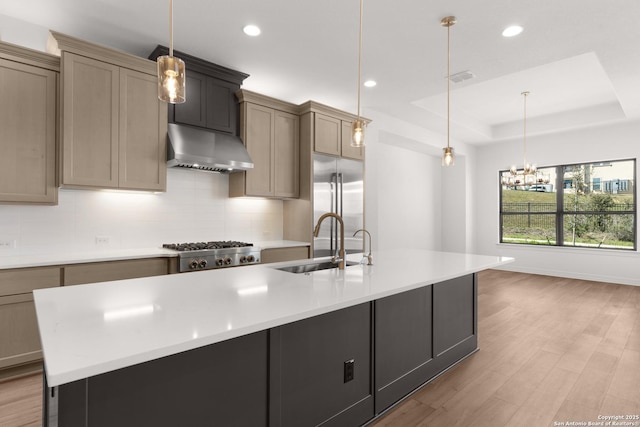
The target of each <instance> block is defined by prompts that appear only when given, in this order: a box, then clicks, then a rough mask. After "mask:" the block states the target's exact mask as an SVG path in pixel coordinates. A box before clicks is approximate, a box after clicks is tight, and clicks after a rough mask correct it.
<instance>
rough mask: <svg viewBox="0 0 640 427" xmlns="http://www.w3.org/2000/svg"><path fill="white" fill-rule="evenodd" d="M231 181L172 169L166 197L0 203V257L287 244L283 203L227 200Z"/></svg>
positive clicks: (80, 196) (89, 196)
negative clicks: (180, 245) (177, 245)
mask: <svg viewBox="0 0 640 427" xmlns="http://www.w3.org/2000/svg"><path fill="white" fill-rule="evenodd" d="M228 183H229V178H228V176H226V175H220V174H212V173H206V172H199V171H192V170H182V169H169V170H168V171H167V191H166V193H159V194H151V193H135V192H130V193H127V192H115V191H91V190H67V189H61V190H59V195H58V205H57V206H28V205H0V256H13V255H23V254H41V253H52V252H58V251H73V252H77V251H83V250H99V249H134V248H148V247H159V246H161V245H162V243H171V242H189V241H202V240H242V241H247V242H258V241H263V240H280V239H282V201H279V200H267V199H256V198H229V197H228Z"/></svg>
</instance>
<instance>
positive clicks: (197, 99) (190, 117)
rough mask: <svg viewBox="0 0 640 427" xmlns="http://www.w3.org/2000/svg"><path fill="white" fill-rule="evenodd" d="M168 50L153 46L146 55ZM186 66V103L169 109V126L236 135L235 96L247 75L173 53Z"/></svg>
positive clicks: (151, 57) (156, 56)
mask: <svg viewBox="0 0 640 427" xmlns="http://www.w3.org/2000/svg"><path fill="white" fill-rule="evenodd" d="M168 54H169V49H168V48H167V47H165V46H157V47H156V48H155V50H154V51H153V52H152V53H151V54H150V55H149V59H152V60H156V59H157V58H158V56H162V55H168ZM174 55H175V56H176V57H178V58H180V59H182V60H183V61H184V63H185V66H186V78H187V81H186V83H185V86H186V87H185V89H186V98H187V99H186V102H184V103H183V104H176V105H171V106H169V122H171V123H181V124H185V125H191V126H198V127H201V128H206V129H211V130H215V131H219V132H226V133H230V134H237V132H238V102H237V100H236V97H235V93H236V91H237V90H238V89H240V85H242V82H243V81H244V79H246V78H247V77H249V75H248V74H245V73H241V72H239V71H235V70H232V69H229V68H226V67H222V66H220V65H217V64H214V63H212V62H208V61H205V60H203V59H200V58H197V57H195V56H192V55H189V54H186V53H184V52H179V51H174Z"/></svg>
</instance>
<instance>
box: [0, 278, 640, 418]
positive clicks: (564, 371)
mask: <svg viewBox="0 0 640 427" xmlns="http://www.w3.org/2000/svg"><path fill="white" fill-rule="evenodd" d="M478 306H479V313H478V323H479V325H478V327H479V347H480V351H479V352H477V353H475V354H474V355H473V356H471V357H469V358H468V359H466V360H465V361H464V362H462V363H461V364H459V365H458V366H456V367H455V368H453V369H452V370H450V371H449V372H447V373H445V374H444V375H442V376H441V377H439V378H438V379H436V380H435V381H433V382H432V383H431V384H428V385H427V386H425V387H423V388H422V389H421V390H418V391H417V392H416V393H414V394H413V395H411V396H410V397H409V398H407V399H406V400H405V401H404V402H402V403H401V404H399V405H398V406H397V407H395V408H394V409H393V410H392V411H390V412H389V413H388V414H387V415H386V416H384V417H383V418H382V419H380V420H378V421H377V422H375V423H373V424H371V425H372V426H376V427H383V426H384V427H387V426H392V427H418V426H420V427H445V426H446V427H455V426H464V427H468V426H473V427H485V426H486V427H489V426H490V427H506V426H509V427H515V426H518V427H547V426H549V427H550V426H554V425H561V424H560V423H567V422H571V421H573V422H579V421H582V422H585V423H588V422H589V421H591V422H595V421H598V416H599V415H603V416H604V415H631V416H633V415H635V416H638V415H640V287H638V286H622V285H614V284H607V283H599V282H588V281H583V280H572V279H562V278H556V277H549V276H535V275H529V274H520V273H511V272H503V271H498V270H490V271H485V272H482V273H480V279H479V292H478ZM41 392H42V378H41V376H40V375H33V376H30V377H25V378H22V379H18V380H12V381H8V382H4V383H0V426H1V427H15V426H40V425H41V418H40V417H41V410H42V403H41ZM635 421H637V422H638V424H637V426H640V420H635ZM554 423H558V424H554Z"/></svg>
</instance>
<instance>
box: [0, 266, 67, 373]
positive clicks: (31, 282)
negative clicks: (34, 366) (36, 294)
mask: <svg viewBox="0 0 640 427" xmlns="http://www.w3.org/2000/svg"><path fill="white" fill-rule="evenodd" d="M55 286H60V269H59V268H57V267H42V268H24V269H11V270H0V369H4V368H8V367H11V366H16V365H21V364H24V363H29V362H33V361H37V360H40V359H41V358H42V350H41V347H40V334H39V333H38V324H37V320H36V311H35V306H34V303H33V293H32V291H33V290H34V289H41V288H50V287H55Z"/></svg>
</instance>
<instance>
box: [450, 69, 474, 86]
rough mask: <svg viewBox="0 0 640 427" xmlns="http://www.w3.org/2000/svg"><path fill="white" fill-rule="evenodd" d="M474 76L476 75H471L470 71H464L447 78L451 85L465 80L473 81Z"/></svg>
mask: <svg viewBox="0 0 640 427" xmlns="http://www.w3.org/2000/svg"><path fill="white" fill-rule="evenodd" d="M475 76H476V75H475V74H473V73H472V72H471V71H469V70H466V71H460V72H459V73H455V74H451V76H450V77H449V78H450V79H451V81H452V82H453V83H460V82H463V81H465V80H469V79H473V78H474V77H475ZM445 79H446V76H445Z"/></svg>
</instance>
